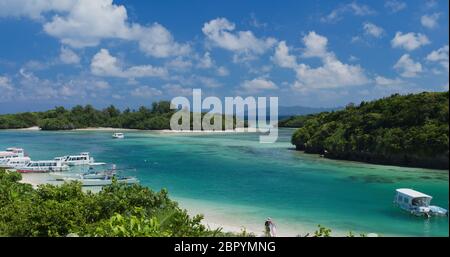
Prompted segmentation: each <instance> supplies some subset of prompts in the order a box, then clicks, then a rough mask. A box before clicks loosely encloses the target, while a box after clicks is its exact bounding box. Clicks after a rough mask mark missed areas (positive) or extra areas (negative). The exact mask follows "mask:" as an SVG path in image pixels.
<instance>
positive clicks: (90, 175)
mask: <svg viewBox="0 0 450 257" xmlns="http://www.w3.org/2000/svg"><path fill="white" fill-rule="evenodd" d="M107 175H109V176H113V175H116V172H115V171H114V170H106V171H88V172H86V173H71V172H54V173H51V174H50V176H51V177H53V178H54V179H55V180H64V179H66V178H75V179H78V178H80V179H102V178H104V177H105V176H107Z"/></svg>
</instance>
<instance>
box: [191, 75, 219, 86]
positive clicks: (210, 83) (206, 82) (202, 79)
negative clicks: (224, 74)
mask: <svg viewBox="0 0 450 257" xmlns="http://www.w3.org/2000/svg"><path fill="white" fill-rule="evenodd" d="M194 79H195V80H196V81H198V83H200V84H202V85H203V86H205V87H209V88H218V87H221V86H222V84H221V83H219V82H218V81H217V80H215V79H213V78H209V77H203V76H194Z"/></svg>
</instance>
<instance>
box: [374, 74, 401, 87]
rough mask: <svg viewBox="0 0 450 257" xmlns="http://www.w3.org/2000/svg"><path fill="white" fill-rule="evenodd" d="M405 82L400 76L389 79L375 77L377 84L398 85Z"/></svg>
mask: <svg viewBox="0 0 450 257" xmlns="http://www.w3.org/2000/svg"><path fill="white" fill-rule="evenodd" d="M404 83H405V82H404V81H403V80H402V79H400V78H395V79H390V78H386V77H383V76H376V77H375V84H376V85H378V86H399V85H402V84H404Z"/></svg>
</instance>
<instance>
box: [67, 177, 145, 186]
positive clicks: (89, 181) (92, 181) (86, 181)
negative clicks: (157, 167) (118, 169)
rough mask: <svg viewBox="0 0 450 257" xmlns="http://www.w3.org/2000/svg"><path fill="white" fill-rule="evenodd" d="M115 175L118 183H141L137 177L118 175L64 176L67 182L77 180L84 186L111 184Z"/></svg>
mask: <svg viewBox="0 0 450 257" xmlns="http://www.w3.org/2000/svg"><path fill="white" fill-rule="evenodd" d="M113 177H115V178H116V180H117V183H123V184H136V183H139V180H138V179H137V178H135V177H118V176H108V175H107V176H103V177H102V178H83V177H79V178H64V179H63V180H64V181H65V182H72V181H77V182H81V184H82V185H83V186H107V185H111V184H112V181H113Z"/></svg>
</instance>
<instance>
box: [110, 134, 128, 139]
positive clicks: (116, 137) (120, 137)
mask: <svg viewBox="0 0 450 257" xmlns="http://www.w3.org/2000/svg"><path fill="white" fill-rule="evenodd" d="M112 137H113V138H115V139H123V138H125V135H124V134H123V133H114V134H113V135H112Z"/></svg>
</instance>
